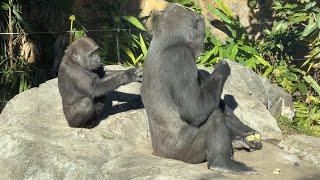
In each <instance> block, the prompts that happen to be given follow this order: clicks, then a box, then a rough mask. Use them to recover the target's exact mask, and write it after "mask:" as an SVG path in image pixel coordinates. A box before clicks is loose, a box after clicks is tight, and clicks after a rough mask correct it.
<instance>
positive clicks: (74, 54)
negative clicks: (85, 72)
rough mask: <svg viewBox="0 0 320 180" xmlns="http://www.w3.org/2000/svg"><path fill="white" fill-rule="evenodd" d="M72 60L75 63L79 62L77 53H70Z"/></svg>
mask: <svg viewBox="0 0 320 180" xmlns="http://www.w3.org/2000/svg"><path fill="white" fill-rule="evenodd" d="M72 59H73V60H75V61H78V60H79V53H78V52H77V51H73V52H72Z"/></svg>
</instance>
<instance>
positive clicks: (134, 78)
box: [126, 68, 143, 82]
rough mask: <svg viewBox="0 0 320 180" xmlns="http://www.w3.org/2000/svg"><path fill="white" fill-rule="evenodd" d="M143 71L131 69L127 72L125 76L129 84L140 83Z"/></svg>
mask: <svg viewBox="0 0 320 180" xmlns="http://www.w3.org/2000/svg"><path fill="white" fill-rule="evenodd" d="M142 75H143V71H142V69H141V68H131V69H128V70H127V73H126V76H127V78H128V79H129V80H130V81H131V82H141V81H142Z"/></svg>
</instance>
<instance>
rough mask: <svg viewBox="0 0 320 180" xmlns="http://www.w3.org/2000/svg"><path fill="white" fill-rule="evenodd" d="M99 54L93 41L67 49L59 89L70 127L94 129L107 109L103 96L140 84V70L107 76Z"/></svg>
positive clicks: (115, 72) (86, 38) (61, 67)
mask: <svg viewBox="0 0 320 180" xmlns="http://www.w3.org/2000/svg"><path fill="white" fill-rule="evenodd" d="M98 50H99V47H98V45H97V44H96V43H95V42H94V41H93V40H92V39H91V38H88V37H84V38H80V39H78V40H76V41H74V42H73V43H72V44H71V45H70V46H69V47H68V48H67V50H66V51H65V55H64V57H63V59H62V62H61V64H60V68H59V73H58V86H59V91H60V94H61V97H62V105H63V112H64V115H65V117H66V119H67V121H68V124H69V126H70V127H76V128H79V127H85V128H92V127H94V126H95V125H97V123H98V119H97V116H98V115H99V113H100V112H101V111H102V109H103V106H104V104H103V102H102V98H101V96H103V95H106V94H107V93H108V92H111V91H113V90H115V89H116V88H118V87H119V86H121V85H124V84H128V83H131V82H134V81H140V80H141V75H142V73H141V72H140V70H138V69H129V70H124V71H114V72H110V73H109V72H104V70H103V67H102V66H101V62H100V56H99V51H98Z"/></svg>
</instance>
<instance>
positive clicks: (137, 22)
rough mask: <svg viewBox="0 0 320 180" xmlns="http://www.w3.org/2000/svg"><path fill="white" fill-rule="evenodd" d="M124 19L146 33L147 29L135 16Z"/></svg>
mask: <svg viewBox="0 0 320 180" xmlns="http://www.w3.org/2000/svg"><path fill="white" fill-rule="evenodd" d="M122 18H123V19H125V20H126V21H128V22H130V23H131V24H133V25H134V26H136V27H137V28H139V29H141V30H143V31H146V29H145V28H144V26H143V25H142V24H141V22H140V21H139V20H138V19H137V18H135V17H134V16H122Z"/></svg>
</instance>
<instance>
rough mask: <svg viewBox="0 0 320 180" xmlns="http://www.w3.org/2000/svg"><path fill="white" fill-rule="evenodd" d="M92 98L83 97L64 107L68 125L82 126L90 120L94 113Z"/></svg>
mask: <svg viewBox="0 0 320 180" xmlns="http://www.w3.org/2000/svg"><path fill="white" fill-rule="evenodd" d="M93 106H94V105H93V103H92V100H91V99H90V98H87V97H86V98H83V99H81V100H79V101H77V102H75V103H74V104H73V105H72V106H69V107H68V108H64V110H65V111H68V112H65V115H66V119H67V121H68V124H69V126H70V127H75V128H77V127H84V126H85V125H86V124H87V123H88V121H90V120H91V118H92V116H93V114H94V107H93Z"/></svg>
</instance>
